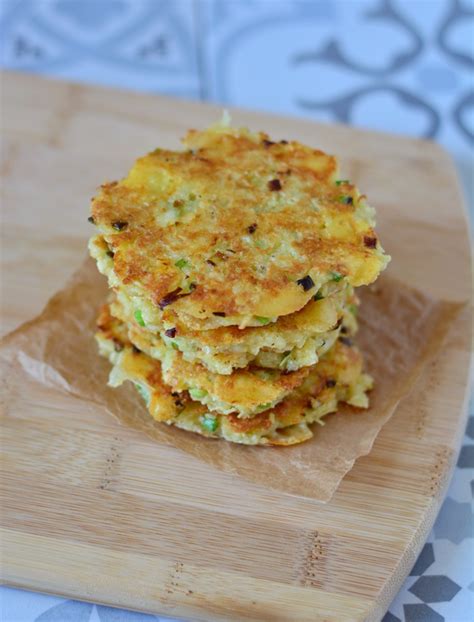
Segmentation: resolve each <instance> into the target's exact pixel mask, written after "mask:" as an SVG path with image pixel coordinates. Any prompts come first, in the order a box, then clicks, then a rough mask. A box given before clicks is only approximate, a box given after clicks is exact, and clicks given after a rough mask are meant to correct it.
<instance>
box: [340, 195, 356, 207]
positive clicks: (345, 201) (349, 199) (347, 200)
mask: <svg viewBox="0 0 474 622" xmlns="http://www.w3.org/2000/svg"><path fill="white" fill-rule="evenodd" d="M338 201H339V203H343V204H344V205H352V204H353V203H354V199H353V198H352V197H351V196H349V195H347V194H341V196H340V197H339V199H338Z"/></svg>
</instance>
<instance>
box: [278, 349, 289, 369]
mask: <svg viewBox="0 0 474 622" xmlns="http://www.w3.org/2000/svg"><path fill="white" fill-rule="evenodd" d="M290 357H291V350H288V351H287V352H284V353H283V358H282V359H281V361H280V365H279V367H282V368H285V367H286V364H287V363H288V361H289V360H290Z"/></svg>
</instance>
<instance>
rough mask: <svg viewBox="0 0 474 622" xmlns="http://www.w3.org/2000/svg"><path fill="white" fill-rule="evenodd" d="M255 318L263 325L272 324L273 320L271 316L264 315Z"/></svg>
mask: <svg viewBox="0 0 474 622" xmlns="http://www.w3.org/2000/svg"><path fill="white" fill-rule="evenodd" d="M255 319H256V320H257V322H258V323H259V324H262V326H265V325H266V324H270V322H271V319H270V318H269V317H263V316H262V315H256V316H255Z"/></svg>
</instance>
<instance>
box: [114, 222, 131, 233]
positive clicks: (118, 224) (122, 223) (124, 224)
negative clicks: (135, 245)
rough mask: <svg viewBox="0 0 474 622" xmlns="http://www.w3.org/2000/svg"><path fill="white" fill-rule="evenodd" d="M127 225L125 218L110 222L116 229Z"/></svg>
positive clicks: (119, 229) (118, 229) (121, 229)
mask: <svg viewBox="0 0 474 622" xmlns="http://www.w3.org/2000/svg"><path fill="white" fill-rule="evenodd" d="M127 226H128V222H125V220H116V221H115V222H113V223H112V227H113V228H114V229H115V230H116V231H123V229H125V227H127Z"/></svg>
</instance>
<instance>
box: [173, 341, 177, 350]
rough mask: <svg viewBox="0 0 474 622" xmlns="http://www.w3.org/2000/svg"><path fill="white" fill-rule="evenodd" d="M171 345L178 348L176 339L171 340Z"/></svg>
mask: <svg viewBox="0 0 474 622" xmlns="http://www.w3.org/2000/svg"><path fill="white" fill-rule="evenodd" d="M171 347H172V348H174V349H175V350H179V348H178V344H177V343H176V341H172V342H171Z"/></svg>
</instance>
